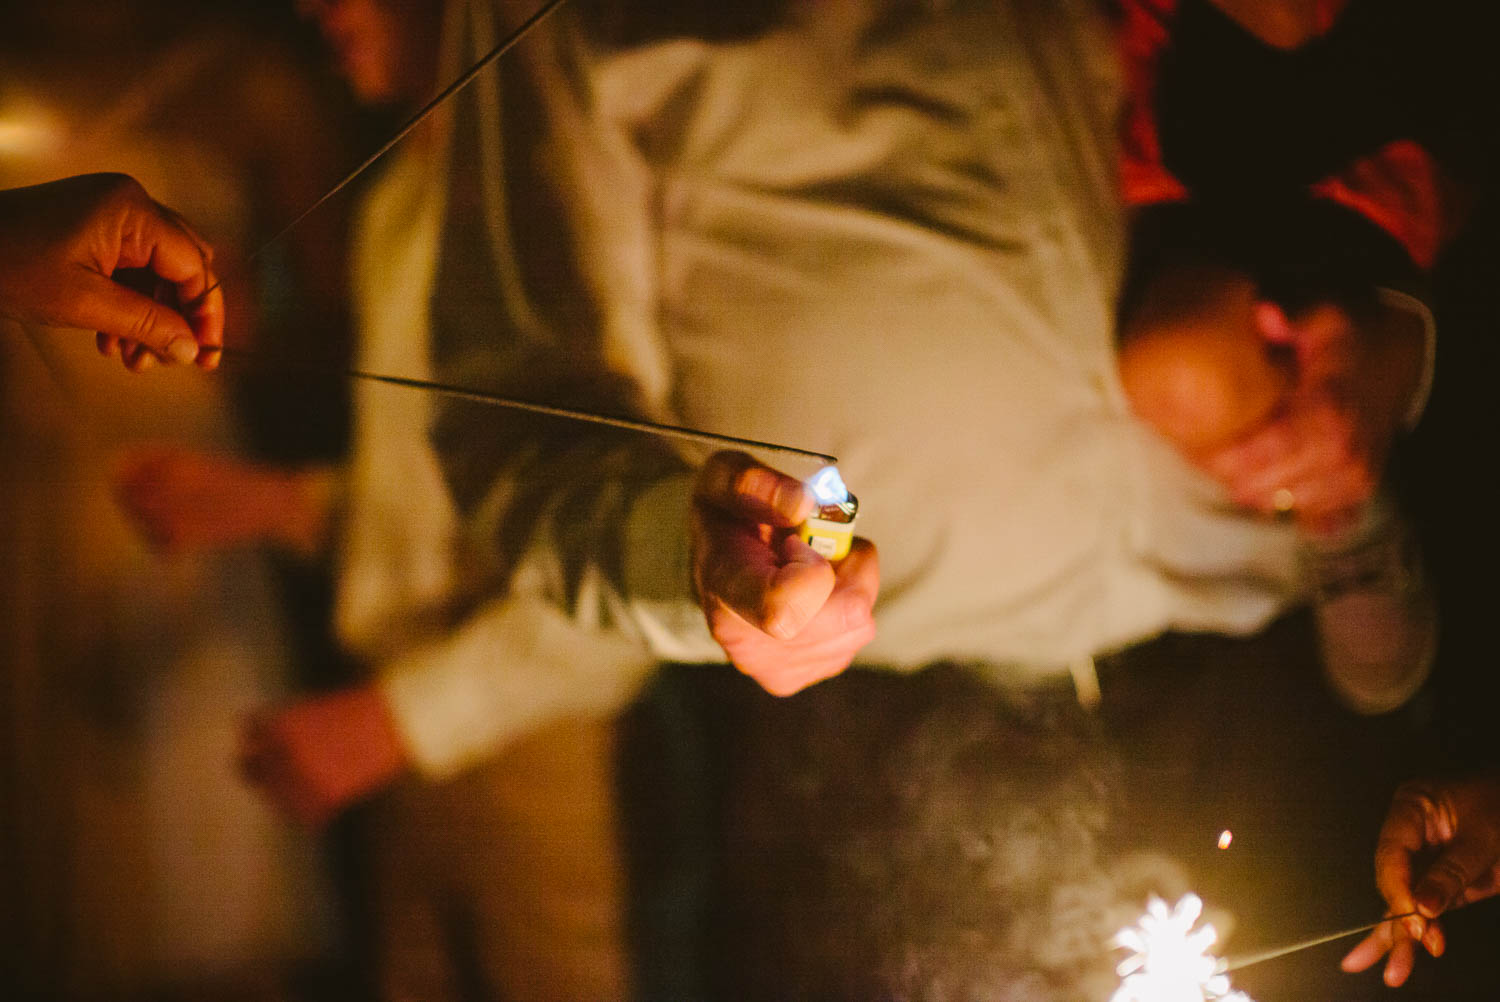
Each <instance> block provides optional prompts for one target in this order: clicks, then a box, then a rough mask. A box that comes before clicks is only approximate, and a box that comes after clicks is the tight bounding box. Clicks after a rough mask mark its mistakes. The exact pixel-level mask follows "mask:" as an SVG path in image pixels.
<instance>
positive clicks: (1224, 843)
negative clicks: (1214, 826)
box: [1219, 828, 1234, 849]
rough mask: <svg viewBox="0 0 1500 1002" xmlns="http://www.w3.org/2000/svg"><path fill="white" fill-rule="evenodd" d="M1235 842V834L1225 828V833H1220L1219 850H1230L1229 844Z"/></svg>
mask: <svg viewBox="0 0 1500 1002" xmlns="http://www.w3.org/2000/svg"><path fill="white" fill-rule="evenodd" d="M1233 841H1234V832H1232V831H1230V830H1229V829H1228V828H1225V829H1224V830H1223V831H1221V832H1219V848H1220V849H1228V848H1229V843H1231V842H1233Z"/></svg>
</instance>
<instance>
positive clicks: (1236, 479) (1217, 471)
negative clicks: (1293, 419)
mask: <svg viewBox="0 0 1500 1002" xmlns="http://www.w3.org/2000/svg"><path fill="white" fill-rule="evenodd" d="M1297 442H1298V436H1297V435H1296V433H1295V430H1294V429H1293V428H1292V425H1291V423H1290V422H1289V421H1288V420H1287V419H1286V418H1285V417H1281V418H1277V419H1276V420H1274V421H1272V422H1270V423H1269V424H1267V425H1266V426H1265V427H1263V428H1262V429H1261V430H1259V431H1257V432H1255V433H1254V434H1252V435H1250V436H1249V437H1248V438H1245V439H1243V440H1242V441H1239V442H1237V443H1235V444H1234V445H1231V446H1229V447H1228V448H1226V449H1220V450H1219V451H1218V452H1216V453H1213V454H1212V455H1210V456H1209V457H1208V458H1207V459H1206V460H1205V461H1204V464H1203V466H1204V469H1206V470H1207V471H1208V472H1209V473H1210V474H1211V475H1212V476H1213V477H1215V478H1216V479H1218V480H1220V481H1221V482H1223V483H1225V484H1227V485H1229V486H1230V487H1231V489H1234V488H1235V487H1237V486H1239V485H1240V483H1241V482H1243V481H1245V480H1246V479H1247V478H1249V477H1253V476H1254V475H1255V474H1257V473H1258V472H1259V471H1261V470H1264V469H1265V468H1267V467H1269V466H1271V465H1272V464H1275V463H1279V462H1282V461H1284V460H1285V459H1286V458H1287V457H1288V456H1290V455H1291V454H1292V452H1293V450H1294V449H1295V447H1296V445H1297Z"/></svg>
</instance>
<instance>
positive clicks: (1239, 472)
mask: <svg viewBox="0 0 1500 1002" xmlns="http://www.w3.org/2000/svg"><path fill="white" fill-rule="evenodd" d="M1423 350H1424V345H1423V333H1422V322H1421V320H1420V318H1419V317H1418V316H1417V315H1415V314H1412V313H1409V312H1406V311H1402V310H1395V309H1384V308H1383V309H1382V310H1380V311H1378V312H1377V314H1376V315H1375V316H1372V317H1371V318H1370V319H1369V320H1368V321H1366V322H1364V323H1363V324H1356V323H1355V321H1354V319H1353V318H1351V317H1350V315H1349V314H1348V313H1347V312H1346V311H1345V310H1343V309H1341V308H1340V307H1337V306H1334V305H1331V304H1324V305H1321V306H1317V307H1314V308H1312V309H1310V310H1307V311H1305V312H1303V313H1301V314H1299V315H1297V316H1295V317H1290V316H1288V315H1287V314H1286V313H1285V312H1284V311H1283V310H1282V309H1281V308H1280V307H1278V306H1276V305H1275V304H1274V303H1270V302H1267V301H1265V300H1263V299H1260V298H1259V295H1258V292H1257V290H1256V288H1255V286H1254V284H1253V283H1252V282H1251V281H1250V280H1249V279H1248V278H1247V277H1245V276H1243V275H1239V274H1237V273H1233V272H1225V271H1222V270H1214V269H1202V270H1192V269H1184V270H1182V271H1181V272H1180V273H1176V274H1170V275H1164V276H1162V277H1161V278H1160V279H1159V280H1158V282H1157V283H1156V284H1155V285H1153V286H1152V287H1151V288H1150V290H1149V291H1148V292H1147V294H1146V295H1144V296H1143V298H1142V303H1141V305H1140V306H1139V307H1138V309H1137V310H1136V313H1135V315H1134V316H1132V317H1131V318H1130V319H1129V321H1128V322H1127V323H1126V326H1125V330H1124V333H1123V336H1122V338H1121V346H1120V376H1121V382H1122V384H1123V385H1124V388H1125V392H1126V395H1127V397H1128V398H1129V399H1130V402H1131V406H1132V408H1133V409H1134V410H1135V411H1136V413H1137V414H1138V415H1139V416H1140V417H1141V418H1142V419H1143V420H1144V421H1146V423H1147V424H1150V425H1151V426H1152V427H1153V428H1155V429H1156V430H1157V431H1158V432H1159V433H1161V434H1162V435H1163V436H1164V437H1165V438H1167V439H1168V440H1169V441H1170V442H1172V443H1173V445H1175V446H1176V447H1177V448H1178V449H1179V450H1180V451H1181V452H1182V453H1183V454H1184V455H1185V456H1186V457H1187V458H1188V459H1189V460H1190V461H1192V462H1193V463H1195V464H1197V465H1198V466H1200V467H1201V468H1203V469H1204V470H1205V471H1207V472H1208V473H1209V474H1210V475H1211V476H1213V477H1214V478H1215V479H1217V480H1218V481H1219V482H1220V483H1221V484H1223V485H1224V488H1225V490H1226V491H1227V492H1228V493H1229V495H1230V497H1231V498H1232V499H1233V500H1234V501H1236V502H1237V503H1239V504H1241V505H1243V506H1245V507H1247V508H1250V509H1253V510H1255V511H1258V512H1261V513H1263V514H1268V515H1269V514H1277V513H1281V512H1285V511H1288V510H1290V511H1291V512H1292V513H1293V514H1294V515H1295V517H1296V518H1297V521H1298V524H1299V525H1300V526H1302V527H1303V528H1304V529H1307V530H1310V531H1312V532H1315V533H1317V532H1327V531H1331V530H1335V529H1337V528H1339V527H1340V526H1341V525H1343V524H1345V523H1346V522H1348V521H1349V520H1350V519H1351V518H1352V517H1353V516H1354V515H1356V514H1357V512H1358V510H1359V508H1360V507H1361V506H1362V505H1363V504H1365V503H1366V502H1367V501H1368V500H1369V499H1370V498H1371V497H1372V496H1373V495H1374V492H1375V490H1376V488H1377V486H1378V485H1379V483H1380V478H1381V474H1382V472H1383V470H1384V466H1385V462H1386V459H1387V457H1388V455H1389V452H1390V448H1391V444H1392V442H1393V441H1394V439H1395V436H1396V433H1397V431H1398V430H1399V429H1400V427H1401V426H1402V424H1403V422H1404V421H1405V419H1406V417H1407V411H1408V410H1409V409H1410V407H1411V403H1412V397H1413V396H1414V395H1415V393H1416V391H1417V387H1418V385H1419V383H1420V381H1421V375H1422V365H1423Z"/></svg>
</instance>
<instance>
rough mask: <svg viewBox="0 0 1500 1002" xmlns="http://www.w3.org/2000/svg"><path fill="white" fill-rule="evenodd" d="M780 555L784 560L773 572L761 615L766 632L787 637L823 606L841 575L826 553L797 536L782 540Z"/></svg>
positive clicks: (783, 637) (762, 604)
mask: <svg viewBox="0 0 1500 1002" xmlns="http://www.w3.org/2000/svg"><path fill="white" fill-rule="evenodd" d="M781 557H782V560H783V561H784V563H782V565H781V566H780V567H778V568H776V571H775V573H774V574H773V575H772V576H771V581H770V585H769V587H768V588H767V589H766V592H765V595H764V596H763V598H762V600H761V613H760V615H761V621H762V622H763V623H765V631H766V632H767V633H769V634H770V635H771V636H773V637H777V638H779V639H782V640H788V639H790V638H792V637H795V636H796V635H797V634H798V633H800V632H802V628H803V627H805V626H806V625H807V624H808V623H809V622H810V621H811V620H812V618H813V617H814V616H816V615H817V614H818V612H819V610H821V609H822V608H823V606H824V604H825V603H826V602H827V601H828V598H829V596H830V595H832V594H833V590H834V586H835V585H836V584H837V582H838V576H837V573H836V572H835V571H834V569H833V565H832V564H830V563H829V562H828V560H827V559H826V558H825V557H823V556H821V555H819V554H818V553H817V552H816V551H815V550H814V549H813V548H812V547H811V546H808V545H807V544H806V543H804V542H803V541H802V540H801V539H800V538H798V537H797V536H792V535H789V536H787V537H786V538H785V539H784V540H782V543H781Z"/></svg>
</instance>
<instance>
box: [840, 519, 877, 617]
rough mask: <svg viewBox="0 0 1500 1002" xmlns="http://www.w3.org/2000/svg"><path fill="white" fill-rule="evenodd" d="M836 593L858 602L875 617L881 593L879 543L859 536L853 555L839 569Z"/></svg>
mask: <svg viewBox="0 0 1500 1002" xmlns="http://www.w3.org/2000/svg"><path fill="white" fill-rule="evenodd" d="M834 573H835V577H836V583H835V585H834V587H835V590H836V591H837V592H838V593H839V594H841V595H843V596H845V597H846V601H849V602H851V603H858V607H860V608H862V609H863V611H864V613H865V614H866V616H870V615H873V611H874V608H875V600H876V598H878V597H879V594H880V554H879V552H878V551H877V550H876V549H875V544H874V543H872V542H870V541H869V540H868V539H865V538H864V537H862V536H856V537H855V539H854V543H853V545H851V546H850V547H849V553H848V554H847V555H846V556H845V557H844V559H843V560H840V561H839V563H838V567H837V568H835V571H834Z"/></svg>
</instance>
